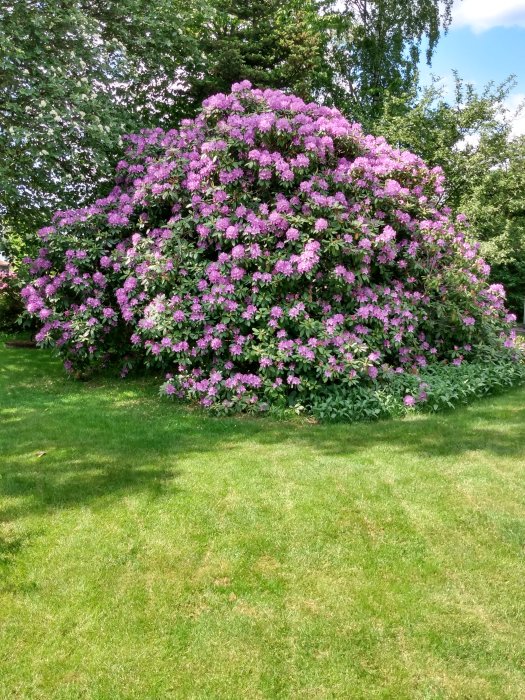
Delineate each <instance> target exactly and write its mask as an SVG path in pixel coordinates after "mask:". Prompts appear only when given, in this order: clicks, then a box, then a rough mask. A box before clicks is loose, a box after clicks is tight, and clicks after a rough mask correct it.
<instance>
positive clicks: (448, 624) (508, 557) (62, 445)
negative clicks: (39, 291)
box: [0, 344, 525, 700]
mask: <svg viewBox="0 0 525 700" xmlns="http://www.w3.org/2000/svg"><path fill="white" fill-rule="evenodd" d="M524 476H525V390H517V391H513V392H510V393H508V394H506V395H504V396H500V397H498V398H494V399H488V400H486V401H483V402H480V403H477V404H475V405H473V406H471V407H470V408H468V409H464V410H458V411H457V412H454V413H450V414H447V415H443V414H442V415H438V416H431V417H416V418H413V419H406V420H399V421H392V422H388V423H376V424H370V425H368V424H366V425H365V424H360V425H353V426H335V427H334V426H330V425H325V426H316V425H308V424H306V423H297V424H292V423H276V422H272V421H270V420H268V419H259V420H256V419H239V418H237V419H235V418H229V419H214V418H209V417H203V416H202V415H200V414H198V413H193V412H191V411H189V410H187V409H183V408H181V407H177V406H174V405H173V404H170V403H168V402H166V401H163V400H161V399H159V398H157V395H156V386H155V385H154V384H150V383H148V382H141V381H129V382H121V381H112V380H106V379H104V380H99V381H95V382H92V383H84V384H83V383H73V382H70V381H68V380H67V379H65V378H64V376H63V374H62V370H61V367H60V366H59V365H58V363H57V362H56V361H54V360H52V359H51V358H50V357H49V356H48V355H47V354H46V353H44V352H41V351H36V350H20V349H17V350H7V349H5V348H4V346H3V344H1V347H0V699H1V700H4V699H7V698H9V699H10V700H11V699H16V700H20V699H24V700H25V699H28V700H38V699H40V698H46V699H49V700H75V699H76V698H79V699H80V698H82V699H89V700H91V699H95V698H96V699H97V700H102V699H103V700H121V699H128V698H129V699H131V698H133V699H137V700H164V699H165V698H177V699H178V698H183V699H186V698H195V699H201V698H202V699H203V700H204V699H206V700H208V699H211V700H215V699H217V700H219V699H224V700H237V699H243V700H244V699H247V700H256V699H258V698H291V699H294V700H295V699H296V698H309V699H311V698H323V699H324V698H327V699H328V698H345V699H346V698H350V699H354V698H356V699H358V698H365V699H367V700H368V699H369V698H370V699H371V698H391V699H392V700H403V699H404V698H407V699H408V698H409V699H413V698H421V699H423V698H424V699H437V698H461V699H467V698H468V699H472V700H481V699H484V698H486V699H487V700H489V699H490V700H495V699H499V698H509V699H512V700H517V699H518V698H525V592H524V591H525V589H524V585H525V557H524V554H525V550H524V545H525V478H524Z"/></svg>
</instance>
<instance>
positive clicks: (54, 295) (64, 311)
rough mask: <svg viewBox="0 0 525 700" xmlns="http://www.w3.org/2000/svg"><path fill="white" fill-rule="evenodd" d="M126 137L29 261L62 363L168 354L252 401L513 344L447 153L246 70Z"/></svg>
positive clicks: (184, 393)
mask: <svg viewBox="0 0 525 700" xmlns="http://www.w3.org/2000/svg"><path fill="white" fill-rule="evenodd" d="M127 142H128V148H127V152H126V156H125V160H122V161H121V162H120V163H119V164H118V167H117V178H116V185H115V187H114V189H113V190H112V191H111V192H110V193H109V194H108V196H107V197H106V198H104V199H101V200H98V201H97V202H95V203H94V204H93V205H92V206H89V207H87V208H84V209H78V210H75V211H62V212H58V213H57V214H56V215H55V219H54V221H53V225H52V226H49V227H47V228H45V229H42V230H41V231H40V236H41V239H42V246H43V247H42V249H41V250H40V254H39V256H38V257H37V258H36V259H33V260H31V261H28V264H29V266H30V271H31V274H32V281H31V283H30V284H29V285H28V286H27V287H26V288H25V290H24V292H23V295H24V298H25V302H26V306H27V309H28V310H29V312H31V313H32V314H34V315H36V316H37V317H38V318H39V319H41V321H42V327H41V330H40V331H39V333H38V336H37V339H38V340H39V341H40V342H41V343H44V344H50V345H52V346H54V347H55V348H57V349H58V350H59V352H60V353H61V355H62V356H63V357H64V360H65V364H66V367H67V368H68V369H69V370H79V369H80V370H83V369H84V368H85V367H86V366H98V365H103V364H105V363H110V362H114V361H115V360H118V361H119V362H120V363H121V368H122V371H123V372H124V373H125V372H126V371H127V369H128V368H129V366H131V365H133V364H135V365H136V366H147V367H152V368H157V369H159V370H161V371H162V372H163V373H165V374H166V379H165V383H164V384H163V391H164V392H165V393H166V394H175V395H177V396H181V397H189V398H196V399H198V400H199V401H200V402H201V403H202V404H203V405H204V406H207V407H214V408H216V409H218V408H220V409H222V410H241V409H246V408H250V407H252V408H254V409H257V410H259V409H264V408H267V407H268V406H269V405H287V404H288V405H289V404H294V403H301V404H302V405H305V406H308V405H311V402H312V401H313V400H314V398H315V397H316V396H317V395H320V394H322V393H323V392H325V391H326V389H327V388H336V389H337V390H340V391H342V392H345V391H347V390H350V389H351V388H352V387H357V386H366V385H376V384H384V383H385V382H388V381H389V380H390V379H392V380H393V379H396V380H397V378H398V377H399V375H402V374H406V375H407V376H408V375H411V376H412V375H416V374H417V373H418V372H419V371H420V370H421V368H424V367H425V366H427V365H432V364H436V363H449V364H452V363H455V364H461V363H462V362H468V361H479V360H480V359H483V358H486V357H488V356H489V355H490V353H491V352H492V353H497V354H498V355H499V356H500V357H501V356H502V354H504V353H507V354H509V356H511V355H512V353H513V352H514V351H513V350H512V345H513V342H512V334H511V332H510V324H511V322H512V321H513V317H511V316H509V315H508V314H507V312H506V310H505V306H504V292H503V289H502V287H501V286H499V285H492V286H489V285H488V283H487V275H488V273H489V268H488V266H487V265H486V264H485V263H484V261H483V260H482V259H481V258H480V257H479V256H478V253H477V246H476V245H474V244H472V243H471V242H469V241H468V238H467V236H466V228H465V227H466V224H465V221H464V219H463V218H462V217H458V218H457V219H456V220H455V221H453V220H452V219H451V217H450V212H449V211H448V210H447V209H446V208H445V207H443V206H442V204H441V201H442V198H443V192H444V183H443V175H442V172H441V170H440V169H439V168H435V169H429V168H428V167H427V166H426V165H425V164H424V163H423V162H422V161H421V160H420V159H419V158H418V157H417V156H415V155H413V154H412V153H408V152H405V151H400V150H397V149H395V148H392V147H391V146H389V145H388V144H387V143H386V142H385V141H384V139H381V138H375V137H372V136H367V135H365V134H363V133H362V130H361V128H360V126H359V125H358V124H352V123H350V122H348V121H347V120H346V119H345V118H344V117H343V116H342V115H341V114H340V113H339V112H338V111H337V110H335V109H331V108H328V107H322V106H318V105H316V104H305V103H304V102H303V101H302V100H300V99H298V98H297V97H294V96H293V95H287V94H285V93H283V92H280V91H277V90H264V91H261V90H255V89H252V88H251V86H250V85H249V84H247V83H241V84H237V85H234V86H233V88H232V92H231V94H229V95H223V94H219V95H215V96H213V97H211V98H209V99H208V100H206V101H205V102H204V104H203V107H202V111H201V113H200V114H199V116H198V117H197V118H196V119H195V120H186V121H183V122H181V124H180V126H179V128H178V129H175V130H172V131H169V132H164V131H162V130H161V129H155V130H153V131H147V132H143V133H141V134H139V135H133V136H128V137H127ZM405 398H406V397H405ZM424 398H425V397H424V391H421V392H419V393H417V392H416V396H415V397H413V396H411V397H410V398H408V399H407V400H406V401H405V403H406V404H411V403H412V402H413V401H424Z"/></svg>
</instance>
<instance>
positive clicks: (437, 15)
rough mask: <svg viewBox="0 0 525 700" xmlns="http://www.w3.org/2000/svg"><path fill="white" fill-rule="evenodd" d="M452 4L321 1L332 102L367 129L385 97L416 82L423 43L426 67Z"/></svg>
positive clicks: (408, 0) (410, 0)
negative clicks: (327, 30)
mask: <svg viewBox="0 0 525 700" xmlns="http://www.w3.org/2000/svg"><path fill="white" fill-rule="evenodd" d="M452 4H453V0H443V1H440V0H401V1H400V0H345V2H344V8H343V9H342V10H341V9H340V8H341V3H340V2H335V3H334V2H325V3H324V14H325V15H326V18H327V24H328V26H329V27H330V28H331V42H330V58H329V61H330V63H331V65H332V74H333V82H332V86H331V87H332V92H333V94H332V96H331V97H332V100H333V101H334V103H335V104H337V106H338V107H339V108H341V109H343V111H345V112H347V113H349V114H352V115H353V116H354V117H355V118H357V119H358V120H359V121H361V122H362V123H363V124H365V125H366V126H367V127H368V128H371V127H372V126H373V123H374V121H375V120H376V119H377V118H378V117H379V116H380V114H381V112H382V107H383V101H384V99H385V97H386V96H387V95H389V94H390V95H392V94H393V95H400V94H402V93H403V92H406V91H409V90H411V89H413V87H414V85H415V84H416V83H417V67H418V64H419V60H420V55H421V44H422V42H423V39H426V40H427V49H426V58H427V62H428V63H429V64H430V61H431V58H432V55H433V52H434V49H435V47H436V45H437V43H438V40H439V37H440V32H441V31H442V30H445V31H446V30H447V28H448V26H449V24H450V21H451V8H452Z"/></svg>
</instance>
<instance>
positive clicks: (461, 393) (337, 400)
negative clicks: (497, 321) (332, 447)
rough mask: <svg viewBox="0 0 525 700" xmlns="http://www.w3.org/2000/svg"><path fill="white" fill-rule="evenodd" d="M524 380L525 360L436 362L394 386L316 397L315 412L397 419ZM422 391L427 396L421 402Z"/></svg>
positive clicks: (323, 416) (327, 416) (345, 418)
mask: <svg viewBox="0 0 525 700" xmlns="http://www.w3.org/2000/svg"><path fill="white" fill-rule="evenodd" d="M524 383H525V364H524V363H516V362H509V361H492V362H490V363H488V362H487V363H480V362H476V363H468V364H467V363H465V364H463V365H461V366H459V367H456V366H454V365H442V366H434V367H429V368H427V369H424V370H422V371H421V373H420V374H419V375H418V376H415V375H410V374H405V375H400V376H399V377H396V378H394V379H393V380H392V381H391V382H389V384H388V385H382V386H379V385H378V386H377V387H363V386H361V387H356V388H355V389H351V390H350V391H348V390H346V391H340V392H337V391H332V392H330V393H329V394H327V395H326V396H324V397H322V398H320V399H317V398H316V400H315V401H314V403H313V405H312V412H313V414H314V415H315V416H316V417H317V418H319V419H320V420H337V421H351V422H355V421H362V420H365V421H369V420H376V419H379V418H393V417H398V416H402V415H404V414H406V413H408V412H413V411H417V412H425V413H428V412H430V413H434V412H436V411H441V410H446V409H449V408H456V407H458V406H461V405H464V404H467V403H470V402H471V401H473V400H474V399H479V398H482V397H484V396H487V395H488V394H493V393H497V392H499V391H502V390H504V389H506V388H509V387H511V386H518V385H522V384H524ZM422 394H423V395H424V400H423V401H420V400H419V397H420V396H421V395H422ZM407 397H412V398H413V399H414V401H415V403H414V404H413V405H411V404H412V402H411V400H407ZM405 401H406V402H405ZM407 404H408V405H407Z"/></svg>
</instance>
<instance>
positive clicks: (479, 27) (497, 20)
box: [452, 0, 525, 32]
mask: <svg viewBox="0 0 525 700" xmlns="http://www.w3.org/2000/svg"><path fill="white" fill-rule="evenodd" d="M452 17H453V20H452V27H453V28H459V27H470V28H471V29H472V30H473V31H475V32H484V31H486V30H487V29H492V27H525V0H459V1H458V0H456V4H455V6H454V9H453V12H452Z"/></svg>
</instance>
